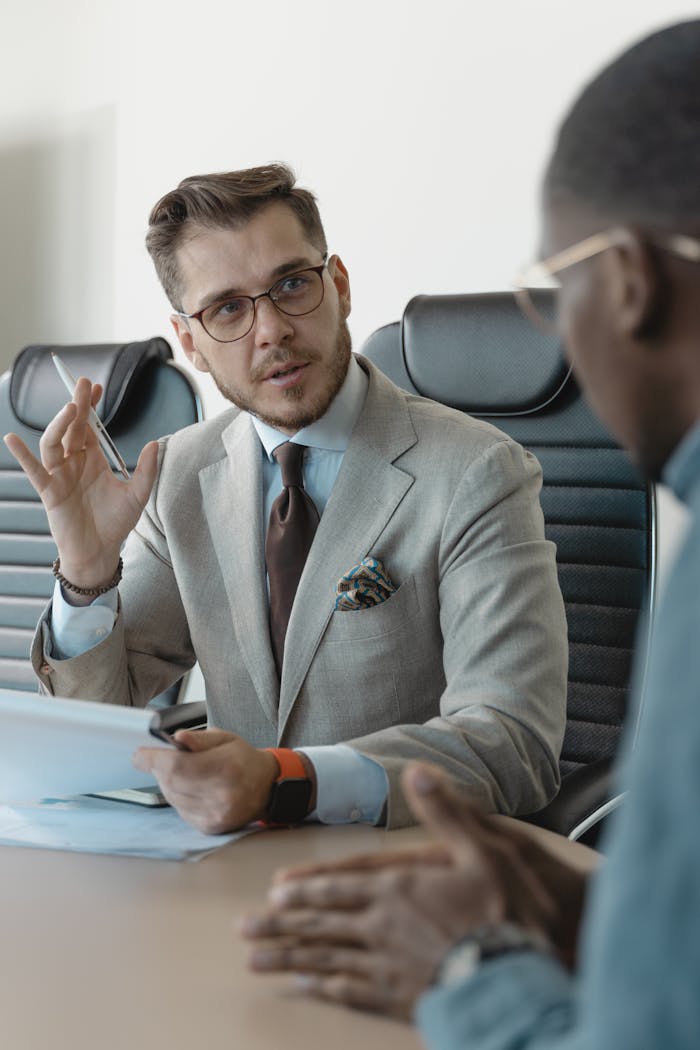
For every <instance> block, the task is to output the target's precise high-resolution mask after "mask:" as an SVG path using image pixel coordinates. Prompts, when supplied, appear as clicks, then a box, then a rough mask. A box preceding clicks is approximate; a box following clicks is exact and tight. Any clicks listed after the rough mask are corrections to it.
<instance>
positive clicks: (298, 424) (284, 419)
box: [209, 320, 352, 432]
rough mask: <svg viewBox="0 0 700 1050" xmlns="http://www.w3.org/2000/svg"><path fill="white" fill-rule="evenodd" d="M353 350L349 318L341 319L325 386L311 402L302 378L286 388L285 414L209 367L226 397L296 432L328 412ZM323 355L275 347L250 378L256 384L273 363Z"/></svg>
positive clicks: (274, 424) (317, 359) (265, 420)
mask: <svg viewBox="0 0 700 1050" xmlns="http://www.w3.org/2000/svg"><path fill="white" fill-rule="evenodd" d="M351 352H352V340H351V337H350V331H349V329H348V325H347V322H346V321H345V320H340V321H339V324H338V331H337V332H336V337H335V344H334V347H333V353H332V355H331V356H330V357H329V358H327V360H326V362H325V366H324V377H325V382H324V384H323V387H322V389H321V390H320V391H319V393H318V394H317V395H316V396H315V397H314V398H313V399H312V400H311V402H309V401H305V400H304V395H305V392H304V384H303V382H302V383H299V384H297V385H296V386H294V387H290V388H289V389H288V390H284V391H283V395H284V400H285V407H286V412H285V413H284V415H283V414H281V413H280V414H279V415H275V414H272V413H267V412H265V411H262V410H261V409H260V406H258V405H257V404H256V400H255V398H254V397H251V396H249V395H248V394H246V393H245V392H244V391H243V390H240V389H238V388H237V387H234V386H232V385H231V384H230V383H228V382H226V380H224V379H223V378H222V377H221V376H220V375H218V374H217V373H216V372H215V371H214V370H213V369H212V368H211V365H210V366H209V371H210V375H211V377H212V379H213V380H214V382H215V383H216V386H217V387H218V389H219V392H220V393H221V394H223V396H224V397H225V398H226V399H227V401H230V402H231V403H232V404H234V405H236V407H237V408H240V409H241V410H242V411H244V412H250V413H251V415H254V416H256V417H257V418H258V419H259V420H261V421H262V422H263V423H267V424H268V426H271V427H274V428H275V430H279V429H282V428H284V429H288V430H292V431H294V432H296V431H297V430H301V429H302V428H303V427H308V426H309V425H310V424H311V423H315V422H316V420H317V419H320V418H321V416H323V415H325V414H326V412H327V411H328V408H329V406H330V404H331V402H332V401H333V398H334V397H335V396H336V394H337V393H338V391H339V390H340V388H341V386H342V385H343V382H344V381H345V377H346V375H347V372H348V365H349V364H350V356H351ZM323 359H324V355H323V354H320V353H318V352H317V351H310V350H306V351H305V350H301V351H297V350H289V349H284V350H275V351H273V352H272V353H271V354H270V355H269V356H268V357H266V358H265V360H264V361H262V362H261V363H260V364H259V365H258V366H257V367H256V368H255V370H254V371H253V372H252V373H251V381H252V384H253V386H254V385H255V384H256V383H258V382H259V381H260V380H261V379H262V378H263V377H264V376H266V375H267V374H268V373H269V371H270V369H271V368H272V367H273V366H274V365H280V366H283V365H285V364H286V363H287V362H288V361H303V362H304V363H308V364H313V363H317V362H322V361H323ZM295 403H296V405H297V409H296V411H295V410H294V406H295Z"/></svg>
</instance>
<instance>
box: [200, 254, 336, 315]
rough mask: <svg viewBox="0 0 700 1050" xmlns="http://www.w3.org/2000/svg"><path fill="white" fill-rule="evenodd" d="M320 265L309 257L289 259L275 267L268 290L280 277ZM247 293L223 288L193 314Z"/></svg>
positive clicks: (207, 298) (271, 273) (236, 289)
mask: <svg viewBox="0 0 700 1050" xmlns="http://www.w3.org/2000/svg"><path fill="white" fill-rule="evenodd" d="M315 265H320V264H318V263H313V262H312V261H311V260H310V259H309V258H308V257H307V256H304V255H299V256H297V257H296V258H294V259H288V260H287V262H283V263H280V265H279V266H275V268H274V270H271V271H270V273H269V274H268V277H267V280H269V281H270V284H269V285H268V289H269V288H271V287H272V285H273V284H275V283H276V282H277V281H278V280H279V279H280V277H284V276H285V275H286V274H288V273H296V272H297V270H308V269H309V268H310V267H311V266H315ZM246 294H247V293H246V292H241V290H240V289H239V288H233V287H232V288H223V289H222V290H221V291H218V292H212V294H211V295H208V296H207V297H206V299H205V300H204V302H203V303H202V304H201V305H200V306H198V307H197V309H196V310H193V311H192V312H193V313H201V312H202V310H206V309H207V307H209V306H214V305H215V304H216V303H221V302H223V301H224V300H225V299H235V298H237V297H238V296H240V295H246Z"/></svg>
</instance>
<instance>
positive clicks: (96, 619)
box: [51, 580, 119, 660]
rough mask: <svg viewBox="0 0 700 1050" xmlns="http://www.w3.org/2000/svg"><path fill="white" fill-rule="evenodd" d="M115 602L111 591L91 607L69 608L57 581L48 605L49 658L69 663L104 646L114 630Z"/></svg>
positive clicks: (117, 594)
mask: <svg viewBox="0 0 700 1050" xmlns="http://www.w3.org/2000/svg"><path fill="white" fill-rule="evenodd" d="M118 601H119V593H118V591H117V588H116V587H113V588H112V590H111V591H106V592H105V594H99V595H98V596H97V597H96V598H95V599H94V601H92V602H91V603H90V605H69V604H68V602H67V601H66V600H65V598H64V597H63V591H62V589H61V584H60V582H59V581H58V580H56V585H55V587H54V590H53V601H52V604H51V656H52V657H53V658H54V659H56V660H69V659H70V658H71V657H73V656H82V654H83V653H86V652H87V651H88V649H93V648H94V647H95V646H96V645H99V644H100V642H103V641H104V640H105V638H106V637H107V635H108V634H110V633H111V632H112V628H113V627H114V621H115V619H116V615H117V606H118Z"/></svg>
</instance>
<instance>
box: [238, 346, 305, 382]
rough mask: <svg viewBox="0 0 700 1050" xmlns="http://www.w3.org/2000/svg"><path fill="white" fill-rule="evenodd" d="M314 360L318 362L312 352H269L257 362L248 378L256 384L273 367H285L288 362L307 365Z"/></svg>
mask: <svg viewBox="0 0 700 1050" xmlns="http://www.w3.org/2000/svg"><path fill="white" fill-rule="evenodd" d="M316 360H318V354H316V353H314V352H313V351H312V350H282V349H280V350H271V351H270V353H269V354H268V355H267V356H266V357H265V358H263V360H262V361H260V362H258V364H257V365H256V366H255V368H254V369H253V370H252V372H251V373H250V378H251V379H252V381H253V382H257V381H258V380H261V379H264V378H265V376H266V375H268V374H269V372H270V370H271V369H272V368H275V366H277V367H279V366H280V365H286V364H288V363H289V362H290V361H294V362H295V363H296V364H300V365H307V364H310V363H311V362H312V361H316Z"/></svg>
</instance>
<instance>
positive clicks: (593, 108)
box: [544, 20, 700, 230]
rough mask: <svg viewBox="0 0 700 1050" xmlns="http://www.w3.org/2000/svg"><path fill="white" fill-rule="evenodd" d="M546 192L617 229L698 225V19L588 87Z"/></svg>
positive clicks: (641, 48)
mask: <svg viewBox="0 0 700 1050" xmlns="http://www.w3.org/2000/svg"><path fill="white" fill-rule="evenodd" d="M544 193H545V199H546V200H547V201H550V202H555V201H556V200H558V199H561V198H564V199H571V198H573V200H574V201H575V202H578V203H581V204H583V205H585V206H590V207H591V208H592V209H593V210H595V211H596V212H600V213H601V214H604V215H607V216H608V217H610V218H612V219H614V220H615V221H623V222H638V223H643V224H647V225H657V226H660V227H662V228H668V227H675V228H676V229H678V230H681V229H683V228H685V229H689V228H695V227H697V226H698V224H700V20H694V21H689V22H683V23H679V24H677V25H673V26H670V27H669V28H667V29H662V30H660V31H659V32H656V33H654V34H652V35H651V36H648V37H646V38H645V39H644V40H642V41H640V43H638V44H636V45H635V46H634V47H632V48H631V49H630V50H628V51H626V52H625V53H624V54H623V55H621V56H620V57H619V58H618V59H616V60H615V61H614V62H613V63H612V64H611V65H609V66H608V67H607V68H606V69H604V70H603V72H602V73H600V74H599V75H598V76H597V77H596V78H595V79H594V80H593V81H592V82H591V83H590V84H589V85H588V86H587V87H586V88H585V89H584V91H583V92H582V94H581V95H580V97H579V98H578V100H577V101H576V102H575V103H574V105H573V107H572V109H571V110H570V111H569V114H568V116H567V117H566V118H565V120H564V122H563V124H562V126H561V128H560V129H559V133H558V137H557V140H556V144H555V148H554V152H553V155H552V158H551V160H550V163H549V166H548V169H547V172H546V175H545V180H544Z"/></svg>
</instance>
